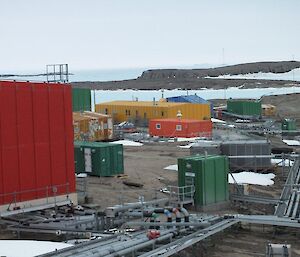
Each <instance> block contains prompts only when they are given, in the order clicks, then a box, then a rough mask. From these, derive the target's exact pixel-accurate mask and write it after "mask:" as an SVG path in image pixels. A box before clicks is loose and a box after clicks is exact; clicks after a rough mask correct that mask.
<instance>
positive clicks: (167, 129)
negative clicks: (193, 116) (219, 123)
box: [149, 119, 212, 137]
mask: <svg viewBox="0 0 300 257" xmlns="http://www.w3.org/2000/svg"><path fill="white" fill-rule="evenodd" d="M149 134H150V136H159V137H211V136H212V122H211V121H210V120H189V119H152V120H150V121H149Z"/></svg>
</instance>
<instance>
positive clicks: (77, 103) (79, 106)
mask: <svg viewBox="0 0 300 257" xmlns="http://www.w3.org/2000/svg"><path fill="white" fill-rule="evenodd" d="M72 103H73V111H74V112H80V111H90V110H91V90H90V89H88V88H73V89H72Z"/></svg>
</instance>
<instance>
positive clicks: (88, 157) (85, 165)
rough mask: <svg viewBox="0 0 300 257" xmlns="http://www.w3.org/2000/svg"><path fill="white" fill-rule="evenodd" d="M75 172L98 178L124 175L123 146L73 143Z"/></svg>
mask: <svg viewBox="0 0 300 257" xmlns="http://www.w3.org/2000/svg"><path fill="white" fill-rule="evenodd" d="M74 154H75V172H76V173H89V174H91V175H93V176H98V177H110V176H114V175H117V174H123V173H124V161H123V145H120V144H108V143H99V142H82V141H76V142H74Z"/></svg>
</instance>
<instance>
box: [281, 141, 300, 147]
mask: <svg viewBox="0 0 300 257" xmlns="http://www.w3.org/2000/svg"><path fill="white" fill-rule="evenodd" d="M282 141H283V142H284V143H286V144H287V145H291V146H300V142H299V141H298V140H282Z"/></svg>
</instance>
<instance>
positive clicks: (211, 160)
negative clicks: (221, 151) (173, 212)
mask: <svg viewBox="0 0 300 257" xmlns="http://www.w3.org/2000/svg"><path fill="white" fill-rule="evenodd" d="M228 170H229V166H228V158H227V157H226V156H217V155H215V156H199V155H197V156H189V157H185V158H179V159H178V186H180V187H181V186H187V185H194V186H195V196H194V200H195V204H196V205H197V206H207V205H212V204H216V203H221V202H226V201H228V199H229V193H228Z"/></svg>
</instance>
